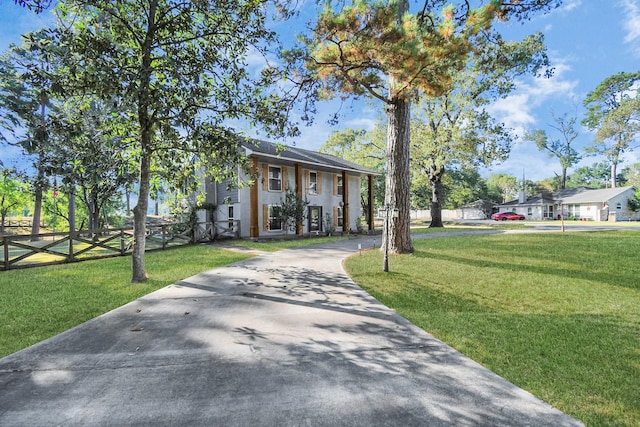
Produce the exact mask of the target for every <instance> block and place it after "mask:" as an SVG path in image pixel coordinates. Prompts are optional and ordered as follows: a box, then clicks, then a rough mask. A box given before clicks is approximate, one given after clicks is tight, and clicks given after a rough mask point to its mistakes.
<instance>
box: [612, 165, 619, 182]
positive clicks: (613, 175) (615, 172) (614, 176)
mask: <svg viewBox="0 0 640 427" xmlns="http://www.w3.org/2000/svg"><path fill="white" fill-rule="evenodd" d="M617 174H618V163H616V162H612V163H611V188H616V175H617Z"/></svg>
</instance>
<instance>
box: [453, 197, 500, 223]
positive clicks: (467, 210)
mask: <svg viewBox="0 0 640 427" xmlns="http://www.w3.org/2000/svg"><path fill="white" fill-rule="evenodd" d="M492 207H493V203H491V202H489V201H487V200H482V199H478V200H476V201H475V202H471V203H467V204H466V205H464V206H461V207H460V211H461V217H462V219H487V218H489V216H491V208H492Z"/></svg>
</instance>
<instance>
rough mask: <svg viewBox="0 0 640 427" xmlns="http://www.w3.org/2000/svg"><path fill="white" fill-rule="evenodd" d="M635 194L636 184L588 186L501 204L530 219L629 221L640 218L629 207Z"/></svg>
mask: <svg viewBox="0 0 640 427" xmlns="http://www.w3.org/2000/svg"><path fill="white" fill-rule="evenodd" d="M634 195H635V188H634V187H618V188H604V189H599V190H590V189H587V188H585V187H575V188H567V189H564V190H561V191H558V192H555V193H551V192H544V193H540V194H537V195H535V196H533V197H530V198H526V197H524V195H523V193H521V194H520V198H519V200H514V201H511V202H508V203H503V204H501V205H499V206H498V209H499V210H500V211H501V212H502V211H513V212H516V213H519V214H522V215H525V216H526V218H527V219H537V220H540V219H560V218H561V214H562V213H564V217H565V219H580V220H585V221H587V220H588V221H627V220H637V219H639V218H640V215H639V214H638V213H634V212H633V211H631V210H630V209H629V206H628V202H629V199H631V198H633V197H634Z"/></svg>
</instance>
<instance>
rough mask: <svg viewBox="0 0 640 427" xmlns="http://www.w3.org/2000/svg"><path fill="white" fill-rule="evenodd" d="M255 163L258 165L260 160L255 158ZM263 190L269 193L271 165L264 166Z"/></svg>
mask: <svg viewBox="0 0 640 427" xmlns="http://www.w3.org/2000/svg"><path fill="white" fill-rule="evenodd" d="M254 161H255V162H256V163H257V162H258V159H256V158H255V157H254ZM256 168H257V164H256ZM262 190H263V191H269V165H268V164H266V163H264V164H263V165H262Z"/></svg>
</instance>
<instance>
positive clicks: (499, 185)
mask: <svg viewBox="0 0 640 427" xmlns="http://www.w3.org/2000/svg"><path fill="white" fill-rule="evenodd" d="M487 187H488V189H489V191H490V192H492V193H494V194H499V195H500V198H501V199H502V203H505V202H509V201H511V200H514V199H515V198H517V196H518V191H519V190H520V184H519V183H518V178H516V177H515V176H513V175H509V174H506V173H501V174H491V175H489V177H488V178H487Z"/></svg>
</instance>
